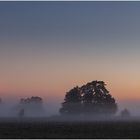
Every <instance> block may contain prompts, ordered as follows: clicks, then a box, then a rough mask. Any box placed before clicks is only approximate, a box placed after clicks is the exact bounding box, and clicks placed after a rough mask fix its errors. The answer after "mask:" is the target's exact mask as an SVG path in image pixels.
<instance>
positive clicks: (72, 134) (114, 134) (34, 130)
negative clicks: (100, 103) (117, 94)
mask: <svg viewBox="0 0 140 140" xmlns="http://www.w3.org/2000/svg"><path fill="white" fill-rule="evenodd" d="M0 138H6V139H8V138H13V139H16V138H18V139H22V138H26V139H28V138H34V139H35V138H37V139H41V138H75V139H76V138H106V139H107V138H111V139H113V138H129V139H131V138H132V139H134V138H137V139H139V138H140V121H132V120H131V121H94V122H91V121H87V122H84V121H81V122H74V121H71V122H66V121H65V122H62V121H60V122H58V121H57V122H54V121H49V122H48V121H33V122H30V121H22V120H13V121H9V122H8V121H0Z"/></svg>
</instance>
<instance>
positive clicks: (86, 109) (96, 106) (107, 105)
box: [60, 81, 117, 115]
mask: <svg viewBox="0 0 140 140" xmlns="http://www.w3.org/2000/svg"><path fill="white" fill-rule="evenodd" d="M116 111H117V104H116V101H115V99H114V98H113V97H112V96H111V95H110V94H109V91H108V90H107V89H106V88H105V83H104V82H103V81H92V82H89V83H87V84H86V85H83V86H81V87H78V86H77V87H75V88H73V89H71V90H70V91H69V92H67V93H66V96H65V99H64V102H63V103H62V108H61V109H60V113H61V114H84V115H85V114H94V115H95V114H96V115H99V114H105V113H106V114H115V113H116Z"/></svg>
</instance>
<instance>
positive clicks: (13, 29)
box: [0, 1, 140, 111]
mask: <svg viewBox="0 0 140 140" xmlns="http://www.w3.org/2000/svg"><path fill="white" fill-rule="evenodd" d="M139 13H140V2H119V1H118V2H115V1H114V2H101V1H99V2H95V1H93V2H72V1H71V2H64V1H63V2H54V1H53V2H48V1H46V2H16V1H15V2H2V1H1V2H0V97H1V98H3V99H4V100H6V99H15V100H19V99H20V98H21V97H30V96H34V95H36V96H41V97H43V99H44V100H45V102H46V103H48V104H49V106H51V105H52V106H54V108H56V107H55V105H56V106H58V105H59V106H60V103H61V102H63V99H64V96H65V93H66V92H67V91H69V90H70V89H71V88H73V87H74V86H76V85H78V86H82V85H83V84H86V83H87V82H90V81H93V80H103V81H104V82H105V83H106V84H107V86H106V88H107V89H108V90H109V91H110V94H111V95H112V96H113V97H114V98H115V99H116V101H117V102H118V103H119V104H120V106H121V107H128V106H129V107H130V108H131V107H132V106H131V105H133V109H131V110H132V111H133V110H134V108H139V107H140V103H139V101H140V86H139V81H140V63H139V60H140V55H139V53H140V46H139V44H140V28H139V27H140V16H139ZM135 102H137V103H138V105H137V106H134V103H135ZM54 110H55V109H54ZM139 111H140V110H139Z"/></svg>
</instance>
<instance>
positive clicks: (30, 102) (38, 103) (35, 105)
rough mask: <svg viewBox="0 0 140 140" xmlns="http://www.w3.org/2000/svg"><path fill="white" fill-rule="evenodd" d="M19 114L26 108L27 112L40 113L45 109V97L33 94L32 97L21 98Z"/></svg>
mask: <svg viewBox="0 0 140 140" xmlns="http://www.w3.org/2000/svg"><path fill="white" fill-rule="evenodd" d="M17 108H18V110H19V114H20V112H21V110H24V112H25V115H26V114H34V113H35V114H36V113H37V114H39V113H41V112H43V111H44V108H43V99H42V98H41V97H38V96H32V97H31V98H21V99H20V102H19V104H18V106H17Z"/></svg>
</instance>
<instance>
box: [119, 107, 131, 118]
mask: <svg viewBox="0 0 140 140" xmlns="http://www.w3.org/2000/svg"><path fill="white" fill-rule="evenodd" d="M129 116H130V112H129V110H128V109H126V108H125V109H124V110H122V111H121V117H129Z"/></svg>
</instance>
